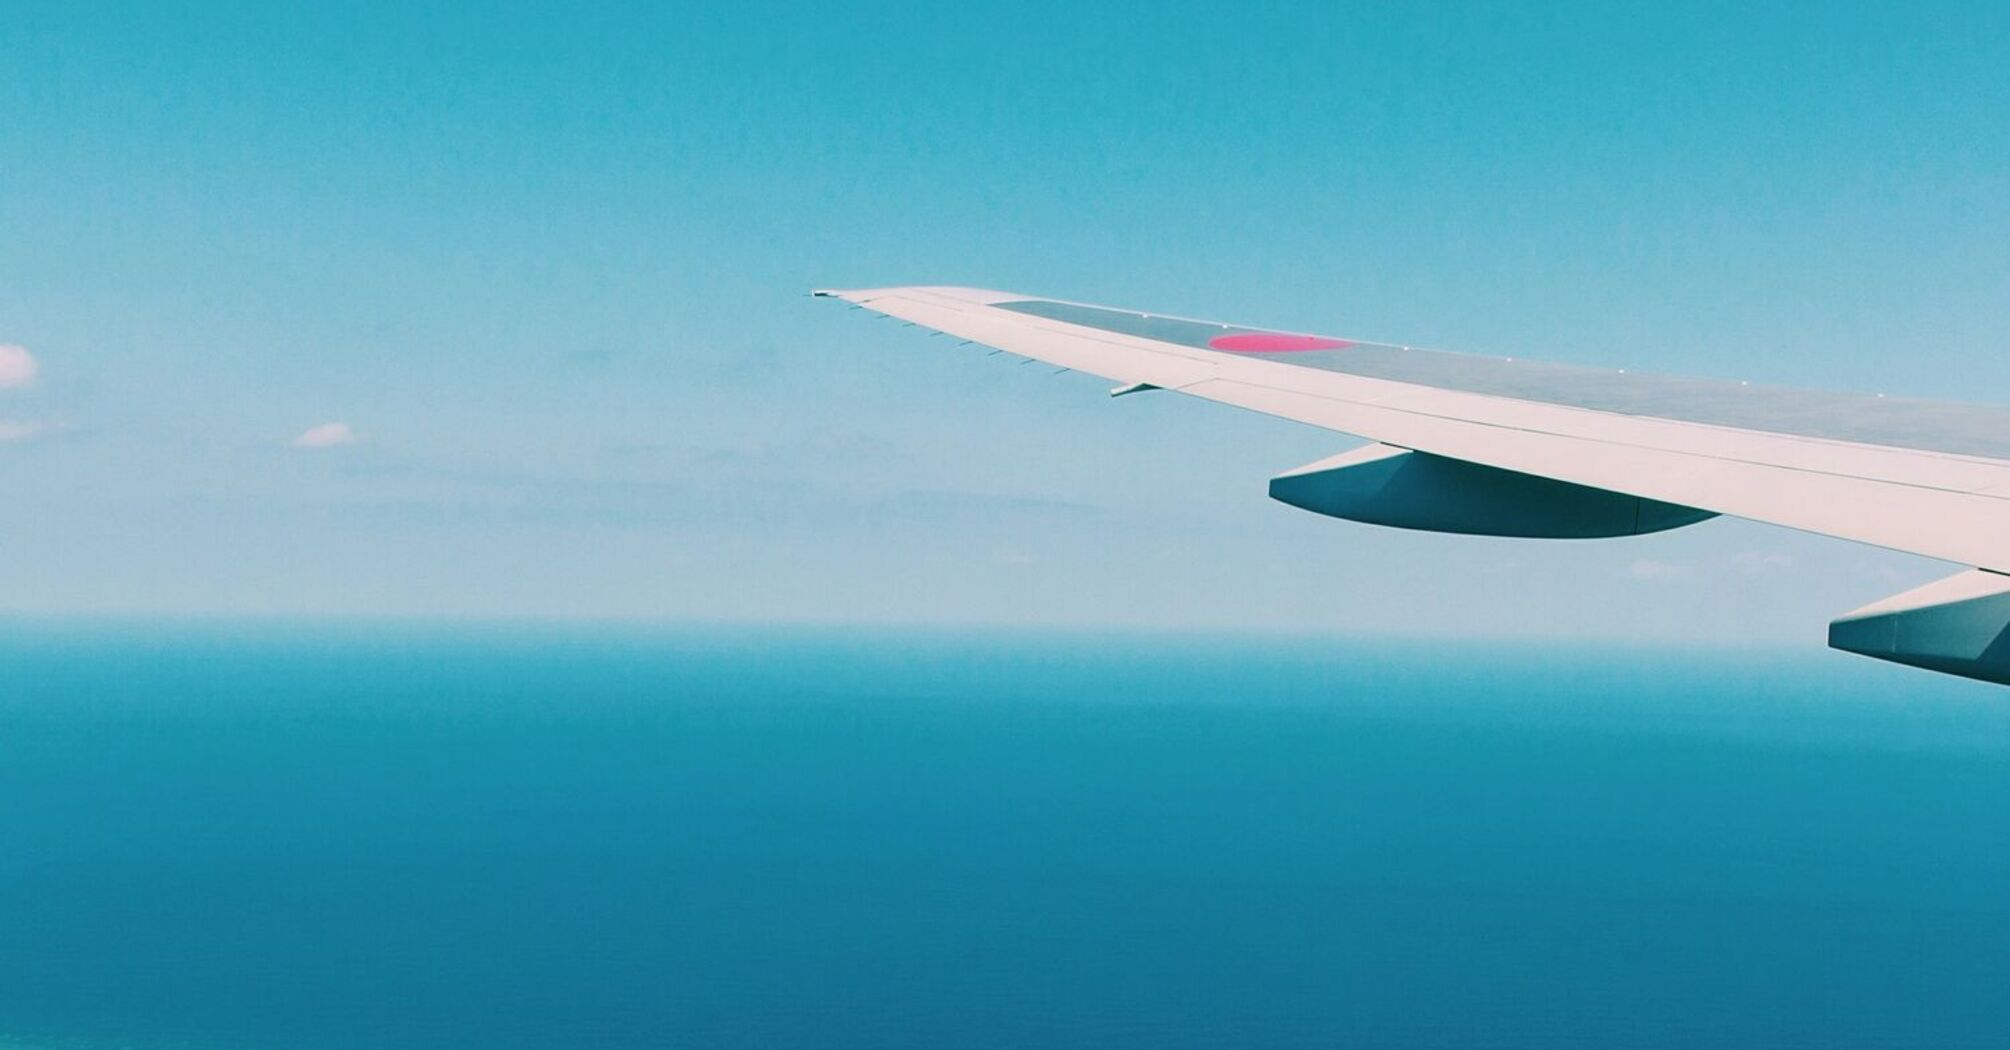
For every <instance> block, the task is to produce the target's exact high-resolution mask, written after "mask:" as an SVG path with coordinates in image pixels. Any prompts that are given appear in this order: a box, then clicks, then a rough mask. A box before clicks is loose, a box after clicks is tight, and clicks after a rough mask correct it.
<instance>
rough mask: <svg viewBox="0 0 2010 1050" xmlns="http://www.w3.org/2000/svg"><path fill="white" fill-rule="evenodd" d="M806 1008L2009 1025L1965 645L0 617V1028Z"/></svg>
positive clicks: (1492, 1023) (1341, 1027) (1389, 1020)
mask: <svg viewBox="0 0 2010 1050" xmlns="http://www.w3.org/2000/svg"><path fill="white" fill-rule="evenodd" d="M817 1046H826V1047H847V1048H849V1047H979V1048H983V1047H1013V1048H1020V1047H1032V1046H1053V1047H1086V1046H1096V1047H1123V1048H1130V1047H1154V1048H1156V1047H1222V1046H1264V1047H1299V1046H1305V1047H1311V1046H1319V1047H1329V1046H1345V1047H1380V1046H1388V1047H1456V1048H1479V1047H1578V1046H1581V1047H1677V1046H1680V1047H1694V1046H1711V1047H1768V1048H1771V1047H1824V1048H1836V1047H1886V1046H1935V1047H1939V1046H1974V1047H2003V1046H2010V690H2000V689H1996V688H1994V687H1988V686H1980V685H1974V684H1970V683H1963V682H1956V681H1951V680H1946V679H1940V678H1936V677H1933V676H1930V675H1926V674H1923V673H1919V672H1911V671H1906V670H1903V669H1897V668H1886V667H1882V666H1879V665H1876V664H1873V663H1871V662H1868V661H1863V660H1859V659H1855V658H1851V657H1845V656H1842V655H1839V654H1831V653H1826V652H1823V651H1821V650H1820V649H1818V648H1815V647H1813V646H1810V647H1809V648H1807V649H1806V650H1796V651H1790V652H1779V653H1773V652H1730V651H1715V650H1709V649H1686V650H1674V649H1667V650H1654V649H1609V648H1606V649H1600V648H1582V647H1568V646H1560V645H1551V646H1526V645H1522V646H1516V645H1476V644H1472V643H1459V642H1437V643H1427V642H1403V643H1398V642H1387V641H1361V640H1348V639H1312V638H1297V639H1283V640H1279V639H1268V640H1266V639H1260V638H1220V637H1205V636H1197V635H1196V636H1141V635H1122V634H1095V635H1066V634H1054V633H1024V632H1021V633H1010V632H1008V633H986V632H968V633H956V632H947V631H925V632H903V631H897V630H890V629H889V630H875V631H834V630H832V631H813V630H724V629H721V630H670V629H664V630H645V629H637V628H612V627H610V628H586V627H568V628H537V627H485V628H456V629H447V628H439V627H424V626H414V625H374V626H355V625H348V626H313V625H293V626H284V627H274V626H255V627H254V626H239V625H228V624H199V625H194V626H179V627H158V626H144V625H134V624H64V625H54V626H51V625H35V624H22V623H13V624H10V625H8V629H7V631H6V632H5V637H4V640H0V1047H8V1048H15V1047H37V1048H41V1047H56V1048H65V1050H78V1048H100V1047H132V1048H139V1050H152V1048H165V1047H190V1048H201V1050H369V1048H380V1047H381V1048H387V1050H403V1048H417V1047H428V1048H463V1047H465V1048H485V1050H511V1048H526V1050H528V1048H538V1050H550V1048H556V1047H585V1048H598V1047H606V1048H625V1047H693V1048H703V1047H817Z"/></svg>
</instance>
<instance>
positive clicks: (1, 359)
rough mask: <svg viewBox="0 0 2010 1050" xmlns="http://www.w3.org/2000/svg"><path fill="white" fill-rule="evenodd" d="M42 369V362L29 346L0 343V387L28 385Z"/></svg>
mask: <svg viewBox="0 0 2010 1050" xmlns="http://www.w3.org/2000/svg"><path fill="white" fill-rule="evenodd" d="M41 370H42V365H41V362H39V361H36V360H35V355H34V354H31V353H29V352H28V348H27V347H25V346H15V345H13V344H11V343H0V388H6V387H15V386H27V385H28V383H29V382H30V381H31V380H33V379H34V378H35V373H37V372H39V371H41Z"/></svg>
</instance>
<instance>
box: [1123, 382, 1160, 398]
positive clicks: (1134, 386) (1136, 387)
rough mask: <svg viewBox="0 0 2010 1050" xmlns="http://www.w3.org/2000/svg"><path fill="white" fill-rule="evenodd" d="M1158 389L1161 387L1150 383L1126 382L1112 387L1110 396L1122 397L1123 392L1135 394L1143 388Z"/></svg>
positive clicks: (1143, 389)
mask: <svg viewBox="0 0 2010 1050" xmlns="http://www.w3.org/2000/svg"><path fill="white" fill-rule="evenodd" d="M1160 389H1163V388H1162V387H1156V386H1153V385H1152V384H1150V383H1126V384H1124V385H1123V386H1119V387H1112V388H1111V389H1110V396H1111V397H1122V396H1124V395H1125V394H1136V393H1140V392H1142V391H1145V390H1160Z"/></svg>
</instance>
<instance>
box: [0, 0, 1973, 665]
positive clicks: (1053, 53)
mask: <svg viewBox="0 0 2010 1050" xmlns="http://www.w3.org/2000/svg"><path fill="white" fill-rule="evenodd" d="M273 6H274V5H265V4H243V5H231V4H222V3H204V4H191V5H187V6H182V7H170V6H165V5H133V6H115V5H48V6H44V7H41V8H38V9H28V10H22V9H16V10H12V11H9V12H8V13H7V14H6V15H5V16H4V18H0V54H4V56H5V64H4V68H5V69H6V70H7V73H6V75H5V76H4V77H0V129H4V135H0V344H5V345H12V346H19V347H24V348H26V350H27V351H28V353H29V354H31V355H32V358H33V360H34V362H35V364H36V365H37V371H36V374H35V375H34V376H33V377H32V379H29V380H27V381H25V382H15V383H13V384H12V385H6V386H0V421H4V425H0V476H4V477H5V479H6V484H7V486H8V489H7V492H8V495H7V498H6V499H5V501H4V502H0V538H4V542H5V552H4V554H0V610H4V611H8V612H13V613H17V614H26V615H44V614H62V615H71V614H94V613H119V614H142V615H169V616H184V615H212V614H214V615H286V616H324V615H328V616H421V617H431V616H442V617H487V616H509V617H517V616H526V617H617V618H641V619H663V620H689V619H714V618H724V619H733V620H757V621H759V620H845V621H851V620H858V621H875V622H909V621H927V622H959V623H1011V624H1028V623H1036V624H1109V625H1125V626H1138V625H1162V626H1179V627H1198V628H1227V627H1234V628H1257V629H1273V628H1277V629H1293V630H1311V631H1328V630H1344V631H1363V630H1383V631H1395V632H1400V633H1419V632H1428V633H1444V634H1451V635H1461V634H1524V633H1526V634H1566V635H1575V634H1596V635H1601V636H1620V637H1669V636H1676V637H1694V638H1708V639H1737V638H1748V637H1757V638H1765V639H1788V638H1791V639H1796V640H1808V639H1815V638H1818V637H1819V636H1820V632H1821V629H1822V624H1823V623H1824V622H1825V620H1826V618H1827V617H1828V616H1830V615H1833V614H1835V613H1838V612H1841V611H1844V610H1845V609H1847V608H1850V607H1852V606H1853V605H1855V604H1859V603H1861V602H1864V601H1868V600H1870V599H1872V598H1876V597H1879V596H1881V595H1883V594H1885V593H1888V592H1890V591H1892V590H1896V589H1898V588H1899V587H1901V586H1905V585H1908V584H1910V583H1913V582H1917V581H1920V580H1924V579H1926V578H1930V577H1931V576H1933V575H1934V574H1935V573H1936V572H1937V571H1940V568H1941V567H1938V566H1935V565H1932V564H1930V563H1926V562H1922V561H1919V560H1917V559H1912V558H1906V557H1902V556H1898V555H1891V554H1884V553H1879V552H1875V551H1869V550H1866V549H1863V548H1858V547H1853V546H1850V545H1847V544H1842V543H1837V542H1831V541H1825V540H1819V539H1813V538H1808V537H1800V536H1796V535H1792V534H1789V533H1785V532H1781V531H1778V530H1773V529H1768V528H1762V527H1759V526H1754V525H1748V524H1741V523H1735V522H1719V523H1712V524H1710V525H1706V526H1702V527H1698V528H1695V529H1691V530H1684V531H1682V532H1679V533H1673V534H1668V535H1665V536H1660V537H1653V538H1645V539H1639V540H1632V541H1624V542H1611V543H1593V544H1583V545H1572V544H1563V545H1548V544H1535V543H1527V542H1517V541H1494V540H1470V539H1453V538H1446V537H1435V536H1419V535H1412V534H1405V533H1399V532H1388V531H1380V530H1374V529H1370V528H1366V527H1361V526H1355V525H1350V524H1346V523H1340V522H1333V521H1329V520H1325V519H1320V518H1317V517H1314V516H1312V515H1308V514H1305V513H1303V512H1298V511H1293V510H1291V509H1289V508H1286V507H1283V506H1281V505H1278V504H1274V503H1271V502H1270V501H1268V500H1266V499H1265V498H1264V496H1263V491H1264V480H1265V478H1266V477H1268V476H1269V475H1270V474H1272V473H1275V472H1277V471H1280V470H1283V469H1286V468H1289V467H1292V466H1295V465H1297V464H1299V463H1302V462H1305V461H1308V460H1311V459H1315V458H1319V457H1322V456H1325V455H1328V454H1330V453H1331V452H1333V451H1335V450H1337V449H1338V448H1340V447H1344V446H1345V445H1346V444H1347V443H1348V442H1347V441H1346V440H1345V439H1343V438H1340V437H1338V436H1336V435H1330V434H1325V433H1321V432H1319V431H1316V430H1311V429H1309V428H1305V427H1300V426H1296V425H1293V424H1288V423H1282V422H1279V421H1275V420H1268V419H1263V418H1260V417H1254V416H1246V415H1242V414H1239V413H1236V412H1234V411H1232V410H1228V409H1224V408H1220V407H1217V406H1210V405H1206V404H1200V403H1197V402H1192V401H1188V400H1183V399H1178V398H1172V397H1159V398H1151V397H1137V398H1126V399H1123V400H1122V401H1118V402H1109V401H1107V399H1105V398H1104V397H1103V396H1102V390H1103V387H1102V385H1101V384H1098V383H1096V382H1095V381H1093V380H1090V379H1086V378H1084V377H1080V376H1074V375H1065V376H1059V377H1055V376H1051V375H1049V374H1048V372H1047V370H1045V369H1040V368H1019V367H1016V366H1013V365H1010V364H1006V363H1003V362H1004V361H1005V360H1006V359H1004V358H986V357H983V356H981V355H980V354H976V353H973V352H971V351H969V350H967V349H966V350H964V351H961V352H958V351H954V350H952V349H951V348H950V347H949V346H948V345H946V344H947V341H945V340H924V339H922V338H921V337H919V336H918V335H915V334H914V333H913V332H911V331H905V332H904V331H902V330H898V329H896V328H894V327H893V326H891V325H887V324H883V323H881V324H874V323H872V322H869V321H865V320H862V319H861V316H862V315H859V314H855V313H850V312H847V311H845V310H842V309H840V308H837V307H835V306H832V305H830V304H827V303H817V302H812V301H810V300H808V299H806V298H803V297H802V293H803V292H804V291H805V290H806V289H808V288H810V287H814V286H840V287H842V286H865V285H875V284H886V283H958V284H975V285H980V286H987V287H998V288H1007V289H1013V290H1018V291H1025V292H1031V293H1036V294H1046V295H1053V296H1059V297H1065V298H1072V299H1079V300H1086V301H1090V302H1105V303H1112V304H1118V305H1128V306H1136V307H1141V308H1148V309H1154V310H1161V311H1167V312H1178V313H1185V314H1190V315H1197V316H1204V317H1218V318H1222V319H1228V320H1237V321H1245V322H1250V323H1259V324H1267V325H1274V326H1279V327H1290V328H1297V329H1304V330H1312V331H1321V332H1330V333H1335V334H1341V335H1353V336H1358V337H1365V338H1383V339H1394V340H1400V341H1404V342H1409V343H1416V344H1423V345H1435V346H1443V347H1446V348H1450V349H1464V350H1474V351H1483V352H1495V353H1507V354H1516V355H1520V356H1528V357H1547V358H1551V359H1556V360H1565V361H1577V362H1590V363H1600V364H1610V365H1615V366H1623V367H1629V368H1638V369H1642V370H1658V371H1670V372H1682V373H1693V374H1703V375H1726V376H1735V377H1738V378H1748V379H1752V380H1755V381H1771V382H1783V383H1791V384H1797V385H1816V386H1833V387H1841V388H1853V389H1874V390H1883V391H1889V392H1892V393H1907V394H1917V395H1924V396H1932V397H1950V398H1962V399H1969V400H1983V401H1998V400H2002V399H2003V394H2004V392H2005V391H2006V390H2010V355H2006V354H2004V353H2003V350H2004V348H2005V343H2006V340H2005V337H2004V334H2003V333H2004V320H2005V318H2006V316H2010V237H2006V236H2004V234H2005V231H2006V229H2010V124H2006V122H2005V121H2004V120H2003V119H2002V115H2003V114H2004V113H2006V112H2010V63H2005V62H2004V61H2003V56H2004V55H2005V54H2010V12H2006V11H2005V10H2004V9H2003V8H2001V7H2000V6H1998V5H1977V6H1974V7H1958V6H1952V7H1940V6H1931V5H1918V4H1905V5H1896V4H1894V5H1889V6H1872V5H1860V6H1852V7H1850V8H1849V9H1848V10H1837V9H1832V8H1831V6H1830V5H1812V4H1809V5H1798V4H1779V5H1769V6H1768V7H1767V9H1765V10H1752V9H1750V8H1749V7H1746V6H1742V5H1722V6H1715V5H1703V4H1696V5H1679V6H1677V7H1674V8H1671V9H1668V10H1663V11H1659V12H1654V11H1639V10H1633V9H1630V8H1629V7H1628V6H1627V5H1610V4H1596V5H1555V6H1543V7H1540V8H1519V7H1514V6H1505V5H1431V6H1429V7H1428V8H1424V7H1418V6H1412V5H1391V6H1386V7H1384V6H1367V7H1359V8H1347V9H1340V10H1335V6H1334V5H1330V4H1323V3H1322V4H1303V5H1290V4H1258V5H1220V6H1195V5H1181V4H1150V5H1145V4H1135V5H1133V4H1123V3H1110V4H1093V5H1091V4H1065V5H1063V4H1037V3H1028V4H1013V5H1002V6H987V5H934V4H913V5H846V4H820V5H791V4H771V3H759V2H752V3H734V4H729V5H646V6H637V7H633V8H622V7H614V6H602V7H599V8H597V9H596V10H595V11H594V12H589V13H581V12H578V11H572V10H569V9H566V8H565V7H562V6H559V5H552V6H550V7H543V8H539V7H528V6H521V5H507V4H505V5H500V6H498V7H496V8H494V9H492V10H482V11H476V10H472V9H467V8H465V6H464V5H448V6H440V7H435V8H431V9H427V10H412V9H410V8H409V6H408V5H403V4H397V5H390V4H386V5H379V6H375V7H371V6H368V5H355V6H352V7H349V8H346V9H343V10H339V11H337V10H300V11H290V10H274V9H272V8H273ZM4 366H5V362H4V361H0V383H5V382H6V375H7V373H6V369H5V367H4ZM337 423H339V424H343V425H344V426H346V428H347V431H346V432H344V431H342V430H339V429H335V428H333V427H331V426H330V425H332V424H337ZM316 427H325V428H328V429H324V430H322V431H320V436H321V438H322V440H321V441H320V443H321V444H323V445H326V446H327V447H320V448H303V447H298V446H297V445H296V444H295V441H296V439H298V438H299V437H301V436H302V435H303V434H306V433H307V432H309V431H310V429H312V428H316Z"/></svg>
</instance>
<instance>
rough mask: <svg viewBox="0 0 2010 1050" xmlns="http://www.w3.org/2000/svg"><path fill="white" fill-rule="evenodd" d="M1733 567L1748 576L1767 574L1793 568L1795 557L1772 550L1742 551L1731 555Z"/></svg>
mask: <svg viewBox="0 0 2010 1050" xmlns="http://www.w3.org/2000/svg"><path fill="white" fill-rule="evenodd" d="M1731 567H1732V568H1734V569H1736V570H1738V571H1739V572H1741V573H1744V574H1745V575H1747V576H1765V575H1768V574H1770V573H1775V572H1784V571H1786V570H1788V569H1791V568H1793V567H1794V559H1793V557H1792V556H1791V555H1786V554H1775V553H1772V552H1770V551H1741V552H1739V553H1737V554H1733V555H1732V556H1731Z"/></svg>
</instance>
